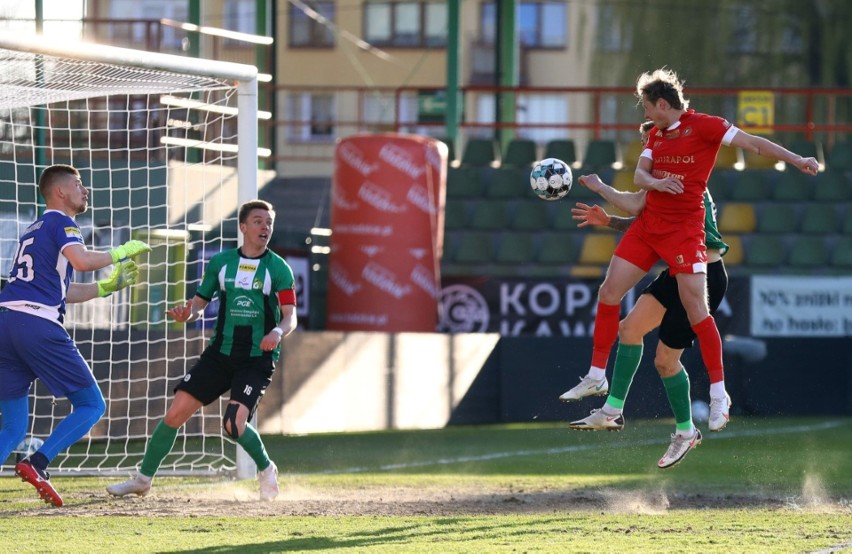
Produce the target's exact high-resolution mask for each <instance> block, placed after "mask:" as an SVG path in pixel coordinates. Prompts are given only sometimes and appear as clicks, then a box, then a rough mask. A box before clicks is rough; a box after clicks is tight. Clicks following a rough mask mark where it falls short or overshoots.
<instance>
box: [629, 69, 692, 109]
mask: <svg viewBox="0 0 852 554" xmlns="http://www.w3.org/2000/svg"><path fill="white" fill-rule="evenodd" d="M636 96H637V98H639V101H640V102H641V101H642V100H648V101H649V102H651V103H652V104H656V103H657V100H659V99H660V98H662V99H663V100H665V101H666V102H668V103H669V105H670V106H671V107H672V108H674V109H676V110H685V109H687V108H688V107H689V101H687V100H685V99H684V98H683V81H681V80H680V77H678V76H677V73H675V72H674V71H672V70H671V69H666V68H665V67H663V68H660V69H657V70H655V71H654V72H653V73H643V74H642V75H640V76H639V79H637V81H636Z"/></svg>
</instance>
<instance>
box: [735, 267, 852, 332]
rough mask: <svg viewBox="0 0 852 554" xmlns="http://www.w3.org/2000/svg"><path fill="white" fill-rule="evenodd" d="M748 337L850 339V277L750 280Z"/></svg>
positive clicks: (851, 315) (851, 321) (851, 288)
mask: <svg viewBox="0 0 852 554" xmlns="http://www.w3.org/2000/svg"><path fill="white" fill-rule="evenodd" d="M751 334H752V335H753V336H755V337H844V336H846V337H848V336H852V277H794V276H790V277H774V276H773V277H766V276H755V277H753V278H752V283H751Z"/></svg>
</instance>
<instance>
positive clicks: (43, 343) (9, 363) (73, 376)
mask: <svg viewBox="0 0 852 554" xmlns="http://www.w3.org/2000/svg"><path fill="white" fill-rule="evenodd" d="M36 379H41V381H42V383H44V384H45V386H47V389H48V390H49V391H50V393H51V394H52V395H53V396H55V397H57V398H64V397H66V396H68V394H69V393H72V392H76V391H78V390H82V389H85V388H89V387H91V386H92V385H96V384H97V382H96V381H95V377H94V376H93V375H92V370H91V369H89V366H88V364H87V363H86V360H84V359H83V356H81V355H80V351H79V350H77V346H76V345H75V344H74V341H73V340H71V337H70V336H69V335H68V331H66V330H65V328H64V327H62V326H61V325H59V324H58V323H54V322H52V321H48V320H47V319H44V318H42V317H38V316H34V315H31V314H26V313H22V312H17V311H15V310H10V309H6V308H0V400H11V399H14V398H20V397H22V396H25V395H26V394H27V393H28V392H29V390H30V386H31V385H32V383H33V381H35V380H36Z"/></svg>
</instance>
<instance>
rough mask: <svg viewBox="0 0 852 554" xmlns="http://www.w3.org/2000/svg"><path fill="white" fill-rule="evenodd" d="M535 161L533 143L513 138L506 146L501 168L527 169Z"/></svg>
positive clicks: (535, 153) (536, 155)
mask: <svg viewBox="0 0 852 554" xmlns="http://www.w3.org/2000/svg"><path fill="white" fill-rule="evenodd" d="M537 159H538V153H537V152H536V144H535V141H533V140H530V139H522V138H514V139H512V140H510V141H509V143H508V144H507V145H506V151H505V152H504V153H503V163H502V166H503V167H517V168H526V169H528V168H529V167H530V166H531V165H532V164H533V163H534V162H535V161H536V160H537ZM566 163H567V161H566Z"/></svg>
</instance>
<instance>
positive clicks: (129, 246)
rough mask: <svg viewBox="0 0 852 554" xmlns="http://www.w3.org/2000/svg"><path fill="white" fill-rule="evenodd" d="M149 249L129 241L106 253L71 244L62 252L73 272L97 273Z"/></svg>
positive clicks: (139, 243)
mask: <svg viewBox="0 0 852 554" xmlns="http://www.w3.org/2000/svg"><path fill="white" fill-rule="evenodd" d="M150 251H151V247H150V246H148V245H147V244H145V243H144V242H142V241H140V240H130V241H127V242H125V243H124V244H122V245H121V246H119V247H118V248H114V249H112V250H109V251H107V252H96V251H94V250H89V249H87V248H86V247H85V246H84V245H82V244H76V243H72V244H69V245H68V246H66V247H65V248H64V249H63V250H62V254H63V255H64V256H65V258H67V259H68V261H69V262H70V263H71V267H73V268H74V271H81V272H82V271H97V270H98V269H103V268H105V267H106V266H108V265H110V264H114V263H118V262H119V261H122V260H126V259H132V258H135V257H136V256H139V255H141V254H144V253H145V252H150Z"/></svg>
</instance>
